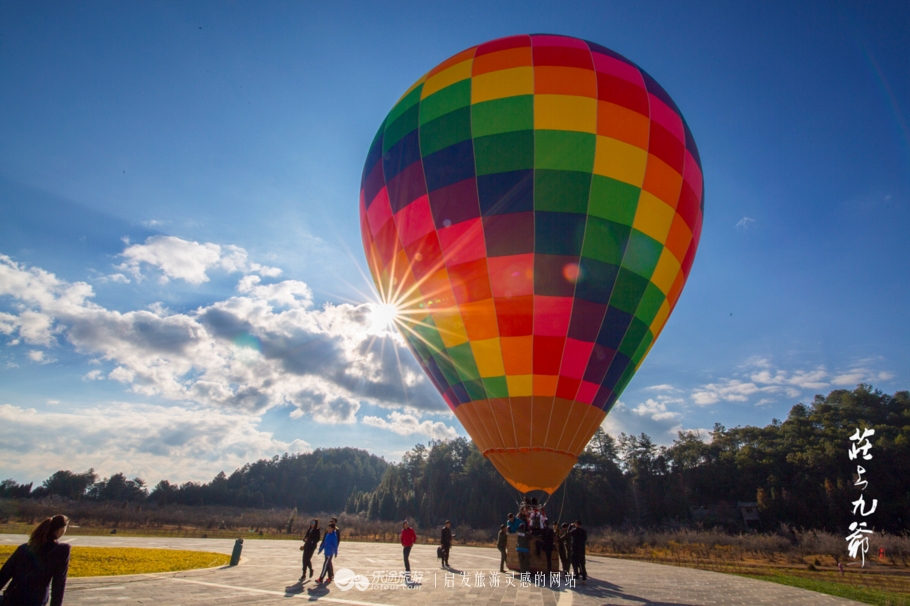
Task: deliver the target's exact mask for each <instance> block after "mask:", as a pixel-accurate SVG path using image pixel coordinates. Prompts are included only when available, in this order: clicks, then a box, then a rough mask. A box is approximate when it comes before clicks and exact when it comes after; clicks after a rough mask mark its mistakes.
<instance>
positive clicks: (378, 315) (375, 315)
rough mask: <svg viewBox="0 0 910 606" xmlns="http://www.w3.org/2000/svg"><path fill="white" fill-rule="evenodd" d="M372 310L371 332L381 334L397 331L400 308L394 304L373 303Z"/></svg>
mask: <svg viewBox="0 0 910 606" xmlns="http://www.w3.org/2000/svg"><path fill="white" fill-rule="evenodd" d="M371 307H372V309H370V332H371V333H381V332H387V331H393V330H395V319H396V318H397V317H398V307H397V306H395V305H393V304H392V303H373V304H372V305H371Z"/></svg>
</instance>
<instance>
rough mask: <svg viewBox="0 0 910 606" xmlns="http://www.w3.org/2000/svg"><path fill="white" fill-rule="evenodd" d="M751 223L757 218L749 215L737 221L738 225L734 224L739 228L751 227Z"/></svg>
mask: <svg viewBox="0 0 910 606" xmlns="http://www.w3.org/2000/svg"><path fill="white" fill-rule="evenodd" d="M750 223H755V219H752V218H749V217H743V218H742V219H740V220H739V221H737V222H736V225H734V226H733V227H735V228H737V229H749V224H750Z"/></svg>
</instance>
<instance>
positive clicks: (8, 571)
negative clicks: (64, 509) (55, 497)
mask: <svg viewBox="0 0 910 606" xmlns="http://www.w3.org/2000/svg"><path fill="white" fill-rule="evenodd" d="M68 524H69V518H67V517H66V516H63V515H56V516H54V517H52V518H47V519H45V520H44V521H43V522H41V523H40V524H38V527H37V528H35V530H33V531H32V534H31V536H30V537H29V539H28V543H25V544H23V545H20V546H19V547H18V548H17V549H16V551H15V552H13V555H12V556H11V557H10V559H8V560H7V561H6V563H5V564H4V565H3V568H0V589H3V587H5V586H6V584H7V583H9V588H8V589H7V590H6V593H5V594H3V604H4V606H43V605H44V604H47V599H48V594H49V593H50V597H51V601H50V604H51V606H61V605H62V604H63V592H64V590H65V589H66V575H67V573H68V572H69V568H70V546H69V545H67V544H66V543H58V542H57V540H58V539H59V538H60V537H62V536H63V535H64V533H65V532H66V527H67V525H68ZM49 589H50V592H49Z"/></svg>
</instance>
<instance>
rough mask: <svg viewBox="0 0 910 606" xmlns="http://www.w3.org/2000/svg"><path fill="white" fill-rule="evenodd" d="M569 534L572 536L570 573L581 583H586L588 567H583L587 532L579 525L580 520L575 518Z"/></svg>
mask: <svg viewBox="0 0 910 606" xmlns="http://www.w3.org/2000/svg"><path fill="white" fill-rule="evenodd" d="M569 535H570V536H571V537H572V573H573V574H575V576H576V577H579V578H580V579H581V582H582V583H586V582H587V580H588V569H587V568H586V567H585V546H586V545H587V543H588V533H587V532H586V531H585V529H584V528H582V527H581V520H575V527H574V528H572V529H570V530H569Z"/></svg>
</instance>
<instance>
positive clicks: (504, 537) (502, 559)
mask: <svg viewBox="0 0 910 606" xmlns="http://www.w3.org/2000/svg"><path fill="white" fill-rule="evenodd" d="M508 539H509V533H508V531H507V528H506V525H505V524H502V525H501V526H500V527H499V534H498V535H496V549H498V550H499V572H505V571H506V545H507V543H508Z"/></svg>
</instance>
